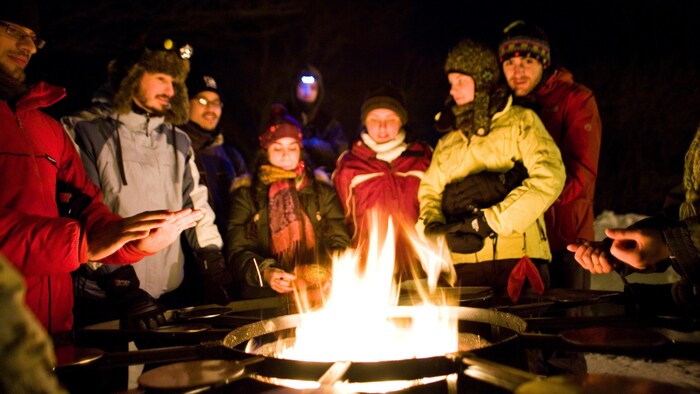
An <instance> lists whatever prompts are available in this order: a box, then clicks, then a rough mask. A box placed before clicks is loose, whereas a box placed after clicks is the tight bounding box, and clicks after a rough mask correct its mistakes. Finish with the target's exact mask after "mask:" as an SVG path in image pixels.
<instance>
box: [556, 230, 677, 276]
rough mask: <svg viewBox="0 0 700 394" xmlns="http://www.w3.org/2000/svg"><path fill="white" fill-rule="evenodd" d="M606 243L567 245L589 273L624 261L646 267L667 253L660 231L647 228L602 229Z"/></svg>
mask: <svg viewBox="0 0 700 394" xmlns="http://www.w3.org/2000/svg"><path fill="white" fill-rule="evenodd" d="M605 235H607V236H608V238H609V240H608V243H607V245H608V247H607V248H606V247H604V246H602V245H603V243H588V242H584V243H581V244H571V245H568V246H567V249H568V250H569V251H571V252H574V258H575V259H576V261H577V262H578V263H579V264H581V266H582V267H583V268H585V269H587V270H589V271H591V272H592V273H596V274H600V273H608V272H611V271H612V270H613V269H615V268H617V265H618V264H621V263H625V264H627V265H629V266H630V267H632V268H634V269H636V270H639V271H647V270H650V269H652V268H654V267H655V266H656V264H657V263H659V262H660V261H662V260H664V259H667V258H668V257H669V256H670V252H669V249H668V246H667V245H666V243H665V242H664V239H663V235H662V234H661V232H660V231H658V230H655V229H651V228H627V229H622V228H616V229H606V230H605Z"/></svg>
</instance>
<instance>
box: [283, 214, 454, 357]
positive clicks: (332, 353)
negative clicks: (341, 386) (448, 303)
mask: <svg viewBox="0 0 700 394" xmlns="http://www.w3.org/2000/svg"><path fill="white" fill-rule="evenodd" d="M375 223H376V222H375ZM378 233H379V231H377V226H376V225H374V226H373V228H372V234H371V236H370V241H369V253H367V261H366V264H365V269H364V271H362V272H361V270H360V269H359V265H360V264H359V258H358V253H356V252H352V251H351V252H347V253H345V254H343V255H341V256H338V257H337V258H336V259H335V261H334V263H333V276H332V278H333V279H332V281H333V282H332V288H331V289H330V295H329V296H328V298H327V299H326V300H325V306H323V308H321V309H320V310H317V311H314V312H309V313H305V314H304V315H303V316H302V318H301V322H300V324H299V325H298V326H297V328H296V339H295V341H294V343H293V344H291V345H290V341H283V342H280V343H278V346H279V347H281V346H280V345H281V344H284V346H289V347H287V348H286V349H283V350H281V351H278V353H277V354H276V356H277V357H280V358H288V359H294V360H304V361H338V360H348V361H382V360H397V359H409V358H424V357H432V356H438V355H444V354H447V353H451V352H455V351H457V350H458V329H457V321H458V319H456V318H455V317H454V316H451V315H450V314H449V313H448V311H447V310H448V309H449V308H441V306H442V305H436V304H434V303H432V304H431V303H430V302H428V301H427V300H428V297H425V300H424V301H423V302H422V305H420V306H413V307H410V308H400V307H399V308H397V307H396V304H397V300H398V294H399V286H398V285H397V284H396V283H395V282H394V261H395V245H394V242H393V240H394V239H395V238H394V229H393V225H392V222H391V219H390V220H389V226H388V230H387V234H386V237H385V238H384V239H385V241H384V243H383V245H380V239H379V235H378ZM411 242H412V244H413V247H414V249H415V251H416V254H417V255H418V256H419V257H420V261H421V263H422V264H423V270H424V271H425V272H426V273H428V282H429V283H431V286H430V287H429V288H431V289H434V288H435V287H436V283H437V277H438V275H439V273H440V272H441V271H443V270H445V268H447V267H449V268H451V262H450V261H449V258H447V259H446V258H445V255H446V254H445V253H436V252H433V251H432V248H431V247H429V246H428V243H427V242H425V241H422V240H420V239H417V237H413V239H412V240H411ZM424 293H425V294H426V295H429V292H428V291H427V290H424ZM433 298H435V297H431V299H433ZM433 302H434V301H433ZM397 309H407V310H409V311H410V315H405V314H402V315H401V316H398V317H397V316H396V313H397V312H396V310H397ZM402 312H406V311H402ZM279 347H278V348H279Z"/></svg>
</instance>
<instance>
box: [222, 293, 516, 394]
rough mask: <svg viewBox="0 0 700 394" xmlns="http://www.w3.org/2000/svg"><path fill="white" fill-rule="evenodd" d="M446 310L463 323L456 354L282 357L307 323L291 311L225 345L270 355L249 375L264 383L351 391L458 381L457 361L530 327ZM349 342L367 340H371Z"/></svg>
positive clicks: (479, 312)
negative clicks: (330, 359) (356, 358)
mask: <svg viewBox="0 0 700 394" xmlns="http://www.w3.org/2000/svg"><path fill="white" fill-rule="evenodd" d="M415 308H417V307H394V308H392V309H391V312H390V314H389V316H388V318H389V319H392V320H393V319H398V320H402V319H407V318H408V319H410V316H412V315H413V314H414V312H415V310H414V309H415ZM441 310H442V312H443V313H445V314H449V315H450V316H451V317H453V318H454V319H456V320H457V321H458V327H459V335H458V338H459V344H458V350H457V352H455V353H453V354H442V355H436V356H433V357H426V358H411V359H398V360H396V359H394V360H378V361H374V362H368V361H353V360H342V359H339V360H335V361H334V362H318V361H300V360H291V359H285V358H282V357H284V353H285V350H286V349H288V348H289V347H293V346H294V343H295V340H296V338H295V336H294V331H295V329H296V328H297V326H298V325H299V324H300V323H301V321H302V316H301V315H286V316H281V317H278V318H274V319H269V320H265V321H261V322H256V323H253V324H249V325H246V326H243V327H240V328H238V329H236V330H233V331H232V332H231V333H229V334H228V335H227V336H226V338H225V339H224V345H225V346H226V347H228V348H236V349H239V350H241V351H242V352H244V354H246V355H247V356H250V357H256V356H263V357H264V358H265V359H264V360H263V361H262V362H259V363H256V364H255V365H253V366H252V367H251V369H252V372H251V374H250V375H249V376H250V377H252V378H253V379H256V380H259V381H261V382H265V383H272V384H275V385H281V386H286V387H290V388H312V389H313V388H319V387H321V386H323V385H332V386H333V387H334V389H336V390H340V391H348V392H372V391H393V390H403V389H406V388H408V387H412V386H415V385H424V384H427V383H432V382H442V384H444V385H451V384H452V385H454V384H455V382H456V379H457V374H458V373H459V371H460V369H461V368H460V363H458V362H454V360H455V359H457V358H459V357H461V355H462V354H466V352H473V353H476V354H478V353H480V352H481V351H482V350H486V349H492V348H496V347H498V348H502V347H505V346H507V345H508V344H509V343H510V342H512V341H514V340H515V339H516V338H517V335H518V333H521V332H523V331H524V330H525V326H526V324H525V321H524V320H522V319H521V318H519V317H517V316H514V315H511V314H507V313H503V312H498V311H491V310H486V309H478V308H469V307H447V306H446V307H441ZM347 340H352V341H363V340H365V338H347ZM407 345H408V344H407ZM446 356H447V357H446ZM450 377H452V379H450Z"/></svg>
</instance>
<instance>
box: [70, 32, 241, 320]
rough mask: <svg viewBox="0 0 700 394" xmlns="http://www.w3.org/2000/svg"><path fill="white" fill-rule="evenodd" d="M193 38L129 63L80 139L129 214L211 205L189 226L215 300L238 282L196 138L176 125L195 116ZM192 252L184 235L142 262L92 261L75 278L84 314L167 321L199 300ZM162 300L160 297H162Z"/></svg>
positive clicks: (107, 193) (107, 192) (92, 166)
mask: <svg viewBox="0 0 700 394" xmlns="http://www.w3.org/2000/svg"><path fill="white" fill-rule="evenodd" d="M191 53H192V48H191V47H190V46H189V45H185V46H181V47H178V46H176V45H175V43H174V42H173V41H172V40H169V39H167V40H165V41H163V42H162V45H161V46H156V47H153V49H151V48H148V47H147V48H145V49H144V50H143V52H142V53H141V54H140V56H138V58H137V60H136V61H135V62H134V63H133V64H132V65H131V66H130V67H127V70H128V71H127V73H126V76H125V77H124V78H123V79H122V81H121V83H120V85H119V88H118V89H117V91H116V92H115V96H114V110H113V112H112V113H111V114H110V115H109V116H108V117H105V118H98V119H95V120H92V121H85V122H80V123H78V124H77V125H76V126H75V138H76V143H77V145H78V146H79V147H80V151H81V154H82V159H83V164H84V166H85V168H86V170H87V173H88V175H89V176H90V178H91V179H92V180H93V182H95V184H97V185H99V186H100V187H101V188H102V190H103V193H104V201H105V202H106V203H107V205H108V206H110V207H112V208H113V209H114V210H115V211H117V212H120V213H129V212H132V211H135V210H139V209H142V208H147V207H152V206H159V207H160V206H165V207H167V208H170V209H182V208H192V209H195V210H201V211H203V212H204V213H205V214H204V217H203V218H202V219H201V220H199V222H198V223H197V225H196V227H194V228H192V229H189V230H187V231H185V234H184V235H185V238H186V241H187V243H188V244H189V246H190V247H191V248H192V250H193V251H194V252H195V254H196V255H197V262H198V263H199V266H200V269H201V270H202V273H203V276H204V278H205V280H208V281H209V282H210V283H208V284H207V285H206V286H205V289H208V290H210V291H211V292H212V294H208V296H210V299H209V300H208V301H216V302H219V303H226V302H227V301H228V296H227V293H226V290H225V286H226V285H227V284H228V281H227V279H228V278H230V276H228V275H226V272H227V271H226V270H225V264H224V260H223V256H222V254H221V248H222V238H221V236H220V234H219V231H218V229H217V228H216V225H215V224H214V212H213V211H212V209H211V208H210V206H209V204H208V202H207V197H208V193H207V188H206V187H205V186H202V185H201V184H200V182H199V172H198V170H197V166H196V164H195V159H194V153H193V151H192V147H191V143H190V139H189V138H188V137H187V134H186V133H185V132H184V131H182V130H180V129H178V128H177V127H175V126H174V124H182V123H185V122H186V121H187V119H188V114H187V109H188V101H187V88H186V86H185V79H186V78H187V73H188V72H189V60H188V58H189V56H190V55H191ZM184 268H185V267H184V255H183V250H182V247H181V245H180V243H179V242H175V243H173V244H172V245H170V246H169V247H167V248H165V249H163V250H162V251H160V252H158V253H157V254H155V255H153V256H148V257H147V258H145V259H144V260H143V261H142V262H140V263H138V264H135V265H134V266H133V267H132V266H129V267H126V268H124V267H117V266H114V265H107V264H105V265H97V264H95V265H90V266H89V267H86V269H82V270H80V271H79V272H78V273H77V275H76V277H75V287H76V290H77V294H76V296H77V297H76V316H77V315H78V314H80V317H82V320H81V323H83V324H89V323H92V322H95V321H96V320H97V321H100V320H109V319H115V318H117V317H119V318H121V319H122V325H123V326H126V327H129V328H153V327H156V326H158V325H160V324H162V323H163V322H164V319H163V315H162V312H163V311H164V306H167V307H170V308H174V307H179V306H184V305H188V304H190V305H191V304H192V302H193V301H192V299H189V298H188V297H189V296H188V295H187V294H186V291H187V290H186V289H185V288H184V286H181V284H182V283H183V280H184V273H185V270H184ZM156 299H157V300H158V302H156Z"/></svg>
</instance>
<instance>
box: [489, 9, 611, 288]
mask: <svg viewBox="0 0 700 394" xmlns="http://www.w3.org/2000/svg"><path fill="white" fill-rule="evenodd" d="M498 55H499V60H500V62H501V65H502V67H503V73H504V74H505V77H506V80H507V82H508V86H510V88H511V90H512V91H513V94H514V95H515V98H514V102H515V103H516V104H518V105H521V106H524V107H527V108H530V109H532V110H534V111H536V112H537V114H538V115H539V116H540V118H541V119H542V123H544V125H545V127H546V128H547V131H548V132H549V134H550V135H551V136H552V138H553V139H554V142H556V143H557V146H558V147H559V149H560V150H561V154H562V159H563V160H564V165H565V166H566V183H565V184H564V190H563V191H562V192H561V195H559V198H557V200H556V201H555V202H554V204H553V205H552V207H551V208H550V209H549V210H547V212H546V213H545V221H546V223H547V235H548V236H549V246H550V248H551V249H552V255H553V258H552V265H551V266H550V267H551V270H550V273H551V279H552V287H564V288H577V289H587V288H589V287H590V275H589V274H588V272H587V271H585V270H583V269H581V267H579V265H578V264H577V263H576V262H575V261H574V258H573V255H572V253H570V252H568V251H567V250H566V245H568V244H570V243H573V242H578V241H579V240H587V241H592V240H593V239H594V232H593V220H594V215H593V196H594V194H595V181H596V177H597V175H598V158H599V156H600V144H601V134H602V125H601V121H600V115H599V114H598V106H597V104H596V100H595V97H594V96H593V92H591V90H590V89H588V88H587V87H585V86H583V85H581V84H578V83H576V82H574V78H573V76H572V75H571V73H570V72H569V71H568V70H567V69H565V68H563V67H558V66H555V65H553V64H552V60H551V54H550V46H549V40H548V38H547V35H546V34H545V33H544V31H542V29H540V28H539V27H537V26H534V25H531V24H528V23H525V22H523V21H516V22H513V23H511V24H510V25H509V26H508V27H506V29H505V30H504V31H503V36H502V38H501V42H500V44H499V47H498Z"/></svg>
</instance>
